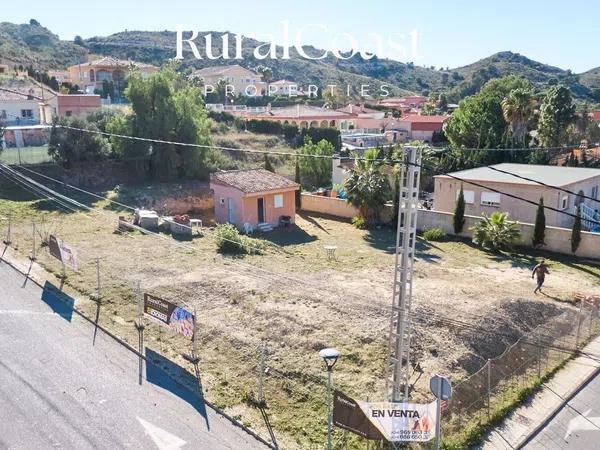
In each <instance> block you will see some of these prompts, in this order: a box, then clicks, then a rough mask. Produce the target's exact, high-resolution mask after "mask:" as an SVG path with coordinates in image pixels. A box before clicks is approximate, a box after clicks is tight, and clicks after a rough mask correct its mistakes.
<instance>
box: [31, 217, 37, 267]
mask: <svg viewBox="0 0 600 450" xmlns="http://www.w3.org/2000/svg"><path fill="white" fill-rule="evenodd" d="M31 231H32V236H33V243H32V245H31V257H30V259H31V260H32V261H35V232H36V231H35V221H33V222H31Z"/></svg>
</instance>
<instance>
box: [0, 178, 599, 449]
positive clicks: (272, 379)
mask: <svg viewBox="0 0 600 450" xmlns="http://www.w3.org/2000/svg"><path fill="white" fill-rule="evenodd" d="M22 187H23V189H26V190H27V192H28V194H29V195H30V196H31V199H34V198H40V196H42V195H43V193H41V192H39V191H36V190H35V189H34V187H32V186H28V187H25V186H22ZM66 194H67V192H65V195H66ZM71 206H73V205H71ZM36 207H37V208H38V210H39V211H38V212H39V214H38V215H37V216H36V222H35V226H34V222H33V221H32V220H31V219H30V218H29V217H28V216H27V215H24V214H21V213H20V212H19V210H18V209H17V210H14V211H10V212H9V211H0V216H1V217H0V218H3V220H2V222H0V232H1V234H2V239H3V240H6V241H10V247H11V249H13V250H14V251H16V252H17V253H18V254H19V255H20V256H22V257H26V256H30V257H32V258H35V261H36V262H37V263H38V264H39V265H40V266H42V267H43V268H44V270H45V271H47V272H50V273H51V274H55V275H57V276H61V275H62V274H63V272H66V278H64V279H62V280H61V279H60V278H59V277H57V278H56V280H52V282H55V283H56V284H57V285H58V284H60V286H59V287H60V288H62V289H64V290H65V291H66V292H68V293H70V294H72V295H73V296H77V297H78V298H80V299H82V301H81V302H77V303H76V307H77V308H78V309H79V310H80V311H81V312H82V313H83V314H85V315H86V316H87V317H89V318H91V319H92V320H94V321H95V322H96V323H98V324H100V325H102V326H104V327H106V328H107V329H109V330H110V331H111V332H113V333H114V334H116V335H117V336H118V337H120V338H121V339H123V340H125V341H126V342H127V343H129V344H130V345H131V346H132V347H134V348H138V347H139V344H140V340H139V332H138V330H137V329H136V327H135V324H136V319H137V317H138V300H139V298H140V295H141V294H143V293H145V292H147V293H151V294H153V295H157V296H159V297H161V298H163V299H165V300H168V301H170V302H173V303H175V304H177V305H179V306H182V307H185V308H188V309H191V310H192V311H193V312H195V313H196V316H197V317H199V318H200V332H199V335H198V337H197V338H198V348H199V355H198V356H199V358H200V363H199V365H200V370H199V371H197V370H196V367H194V365H193V364H192V363H191V362H190V361H189V360H188V359H186V358H185V357H184V355H186V354H190V353H191V350H192V343H191V342H190V340H189V339H186V338H185V337H183V336H181V335H179V334H175V333H172V332H170V331H169V330H167V329H165V328H164V327H163V326H161V325H160V324H158V323H157V322H154V321H151V320H145V326H146V329H145V331H144V339H145V340H144V348H140V350H141V351H142V352H144V351H145V352H146V355H150V356H149V357H151V358H153V360H155V363H156V364H158V365H160V366H161V367H162V368H163V369H164V370H166V371H168V372H170V373H171V374H172V375H173V376H174V377H176V378H178V379H179V380H180V381H181V382H184V383H186V384H187V385H188V386H189V387H190V389H192V390H198V391H199V393H200V395H201V396H202V397H203V398H205V399H208V400H212V401H213V402H214V404H215V406H217V407H219V408H222V409H225V410H226V411H227V412H228V413H229V414H230V415H232V416H233V418H235V419H237V420H239V421H240V422H242V423H243V424H245V425H247V426H248V427H250V428H251V429H253V430H256V432H257V433H258V434H260V435H261V436H262V437H263V438H265V439H266V440H268V441H270V442H272V443H273V445H275V443H277V444H279V445H281V446H282V447H284V448H302V449H305V448H322V446H323V442H324V441H325V430H326V429H327V416H326V411H327V385H326V377H325V372H324V370H323V367H322V366H321V364H322V361H320V360H319V359H317V358H316V357H315V354H316V351H315V349H307V348H290V347H288V346H286V345H285V344H284V343H283V342H281V341H280V340H278V339H277V338H278V333H281V332H285V330H286V326H285V323H284V322H285V320H297V318H295V317H288V318H287V319H283V318H282V317H285V316H286V314H290V313H289V312H288V311H285V310H281V311H279V313H278V316H279V317H270V321H269V320H267V319H265V320H264V321H263V322H260V321H261V320H263V318H262V317H261V316H262V315H263V314H264V311H262V310H261V304H260V295H259V294H260V292H259V291H260V290H261V288H262V289H271V290H274V291H277V290H280V289H281V282H282V280H281V279H274V278H273V277H269V276H267V275H266V274H264V273H262V272H261V271H260V270H255V271H252V272H251V277H252V278H253V279H257V280H258V282H257V284H256V286H245V287H244V289H245V290H244V291H243V294H240V293H239V290H237V289H235V288H233V287H232V285H233V284H234V283H235V281H236V280H235V279H236V277H240V278H242V277H244V275H246V274H248V273H250V272H249V271H250V270H251V269H252V267H250V268H248V267H246V266H244V265H242V264H237V263H236V261H235V260H222V259H219V258H215V256H214V247H213V245H214V244H213V243H207V242H203V241H204V240H205V239H203V238H202V237H200V238H193V239H192V240H191V241H189V242H183V243H180V244H182V245H177V246H174V245H172V244H173V242H176V241H173V240H172V238H171V236H168V235H164V234H160V236H162V237H163V238H166V239H153V238H151V237H149V236H144V235H142V234H141V233H139V232H136V231H126V232H124V231H119V230H118V221H117V216H118V214H116V213H115V212H113V211H108V210H106V211H104V212H102V211H100V212H98V211H87V210H85V209H82V208H79V209H77V210H75V211H72V210H69V209H68V208H66V207H65V205H62V206H61V204H60V203H57V202H56V201H55V200H53V201H50V200H44V201H40V202H38V203H37V206H36ZM82 215H86V216H88V217H86V218H85V220H75V219H76V218H78V217H79V216H82ZM8 216H10V217H11V228H10V235H9V234H8V220H7V218H8ZM98 233H101V234H102V239H94V236H97V235H98ZM50 235H55V236H57V237H59V238H60V239H62V240H63V241H65V242H66V243H68V244H69V245H71V246H72V247H73V248H75V249H77V251H78V255H77V259H78V270H77V271H73V270H71V269H69V268H66V269H65V267H63V265H62V264H61V262H60V261H59V260H57V259H56V258H54V257H53V256H51V255H50V254H49V252H48V245H47V244H48V240H49V236H50ZM209 247H210V248H211V249H212V251H208V248H209ZM188 256H191V257H188ZM175 267H176V269H174V268H175ZM198 273H200V274H202V276H201V277H194V276H192V275H193V274H198ZM219 273H222V274H227V276H228V278H229V279H227V280H221V281H220V280H219V278H218V276H217V275H218V274H219ZM248 276H249V275H248ZM248 279H249V278H242V280H241V281H240V283H241V284H243V283H248ZM138 284H139V290H138ZM215 285H216V286H217V288H218V289H215ZM255 289H256V290H257V292H258V293H257V294H256V295H255V294H253V291H254V290H255ZM315 290H316V292H314V293H312V292H311V293H310V295H313V296H315V297H318V296H319V294H321V295H322V292H320V291H319V289H318V288H316V289H315ZM254 297H256V298H257V300H253V301H250V300H249V298H254ZM224 321H231V323H226V324H224ZM247 321H256V322H257V324H256V328H254V330H256V329H262V330H263V332H262V333H261V334H260V335H259V334H256V335H254V334H253V333H249V332H247V330H245V329H244V328H243V324H244V323H245V322H247ZM280 322H281V323H280ZM240 324H242V325H241V328H240V326H239V325H240ZM270 327H272V328H273V330H270V329H269V328H270ZM598 333H600V320H598V311H597V306H593V305H591V304H589V305H588V304H586V305H584V306H583V307H582V308H581V310H579V311H577V310H567V311H566V312H563V313H562V314H561V315H559V316H556V317H555V318H554V319H552V320H550V321H548V322H546V323H545V324H544V325H542V326H540V327H538V328H536V329H535V330H533V331H532V332H531V333H529V334H527V335H525V336H523V337H522V338H521V339H519V340H518V341H517V342H515V343H514V344H513V345H511V346H510V347H508V348H507V349H506V350H505V351H504V353H502V355H500V356H498V357H496V358H493V359H490V360H488V361H487V362H486V364H484V366H483V367H482V368H481V369H479V371H477V372H476V373H474V374H473V375H471V376H470V377H469V378H467V379H465V380H464V381H462V382H460V383H459V384H457V385H456V386H455V388H454V395H453V398H452V400H451V402H450V404H449V409H448V410H447V411H446V412H445V413H444V416H443V429H444V436H449V437H452V436H457V435H460V434H461V433H464V432H465V431H466V430H468V429H469V428H470V427H473V426H476V425H480V424H484V423H487V422H489V421H491V420H492V419H493V418H494V417H495V415H496V414H497V412H498V411H499V410H501V409H502V408H504V407H505V406H508V405H510V404H513V403H514V402H515V401H517V400H518V399H519V398H520V396H521V395H522V392H523V391H524V390H526V389H528V388H531V387H534V386H536V385H537V384H538V383H539V382H540V380H541V379H542V378H543V377H544V376H546V375H547V374H549V373H551V372H552V371H554V370H555V369H556V368H557V367H559V366H560V365H561V364H562V363H563V362H564V361H565V360H566V359H568V358H569V357H570V356H572V355H574V354H575V353H576V350H577V349H580V348H581V347H582V346H583V345H584V344H585V342H587V341H588V340H589V339H590V338H591V337H593V336H595V335H597V334H598ZM264 344H266V349H265V347H263V345H264ZM261 349H263V350H261ZM353 370H355V372H354V373H353V374H352V375H350V377H351V376H353V375H356V376H357V377H358V374H360V376H361V378H362V379H363V380H365V379H371V380H373V381H372V383H371V385H370V387H369V390H368V391H369V392H372V393H373V395H375V393H376V392H381V391H383V389H382V386H381V385H378V384H377V382H378V381H377V380H379V381H381V375H380V374H377V373H370V374H368V375H366V374H367V373H368V372H369V371H371V372H372V368H369V367H360V365H358V364H357V365H356V366H354V367H353ZM361 371H362V372H361ZM186 374H187V375H186ZM189 374H192V375H194V376H192V377H190V376H189ZM194 377H197V379H196V378H194ZM336 382H337V380H336ZM381 383H383V382H382V381H381ZM350 386H351V385H350V384H347V385H346V386H343V385H342V387H343V388H347V389H348V390H349V391H350V392H349V393H350V394H351V395H352V394H357V395H358V393H357V392H356V390H354V392H353V389H352V388H351V387H350ZM357 399H362V400H368V399H365V398H360V397H357ZM378 400H379V398H378ZM292 435H293V436H294V438H293V439H294V440H292V441H290V440H288V441H284V442H279V441H278V438H280V437H281V436H288V437H289V436H292ZM288 439H289V438H288ZM334 442H335V448H337V449H342V448H364V447H365V446H366V445H367V442H366V441H361V440H359V438H357V437H356V436H353V435H348V434H347V433H345V432H342V431H341V430H336V431H335V437H334Z"/></svg>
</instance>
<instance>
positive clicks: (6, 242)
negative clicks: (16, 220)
mask: <svg viewBox="0 0 600 450" xmlns="http://www.w3.org/2000/svg"><path fill="white" fill-rule="evenodd" d="M11 222H12V216H11V214H10V213H9V214H8V228H7V229H6V237H5V238H4V244H6V245H10V244H11V240H10V226H11Z"/></svg>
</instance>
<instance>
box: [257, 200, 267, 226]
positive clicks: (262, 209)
mask: <svg viewBox="0 0 600 450" xmlns="http://www.w3.org/2000/svg"><path fill="white" fill-rule="evenodd" d="M264 221H265V199H264V198H259V199H258V223H263V222H264Z"/></svg>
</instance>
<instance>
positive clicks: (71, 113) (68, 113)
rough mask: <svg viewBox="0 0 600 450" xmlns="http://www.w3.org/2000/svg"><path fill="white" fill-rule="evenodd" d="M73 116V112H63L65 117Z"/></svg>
mask: <svg viewBox="0 0 600 450" xmlns="http://www.w3.org/2000/svg"><path fill="white" fill-rule="evenodd" d="M72 115H73V111H65V116H67V117H71V116H72Z"/></svg>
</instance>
